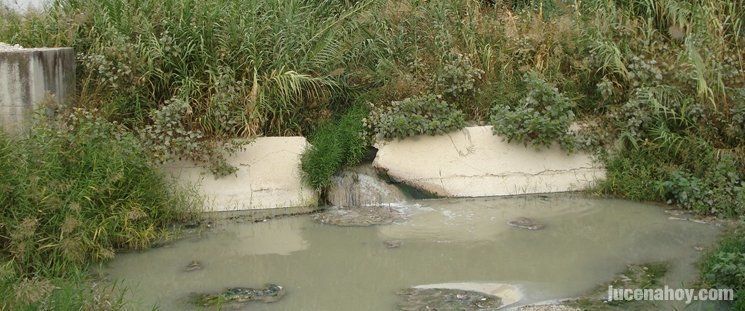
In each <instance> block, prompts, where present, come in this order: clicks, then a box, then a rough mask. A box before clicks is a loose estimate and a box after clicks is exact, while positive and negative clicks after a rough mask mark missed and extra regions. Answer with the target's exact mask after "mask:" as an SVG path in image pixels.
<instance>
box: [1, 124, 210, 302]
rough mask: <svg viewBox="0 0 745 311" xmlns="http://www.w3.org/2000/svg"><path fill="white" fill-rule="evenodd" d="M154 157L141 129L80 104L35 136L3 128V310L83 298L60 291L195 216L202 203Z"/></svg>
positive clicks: (35, 131) (37, 129)
mask: <svg viewBox="0 0 745 311" xmlns="http://www.w3.org/2000/svg"><path fill="white" fill-rule="evenodd" d="M148 159H149V156H148V155H147V154H146V153H145V150H144V149H143V148H142V147H141V146H140V145H139V143H138V140H137V138H136V137H135V136H134V135H132V134H131V133H129V132H127V131H126V130H124V129H122V128H121V127H120V126H118V125H116V124H113V123H110V122H108V121H105V120H102V119H100V118H97V117H94V116H93V115H91V114H89V113H85V112H80V111H78V112H76V113H74V114H72V115H70V116H66V117H65V118H62V119H61V120H57V121H50V122H42V123H40V124H38V125H36V126H35V127H34V128H33V130H32V132H31V134H30V136H29V137H27V138H18V137H16V138H9V137H7V136H5V135H4V134H2V133H0V176H2V178H0V294H2V295H3V299H2V306H3V308H8V309H18V308H23V306H25V305H35V304H37V303H40V302H43V301H46V300H47V298H49V299H53V300H54V299H57V301H56V302H55V303H63V302H64V301H68V302H70V301H71V299H72V300H76V299H77V298H75V297H67V298H64V297H62V296H59V295H57V294H56V292H57V290H56V289H55V288H56V287H58V286H61V285H63V284H67V285H66V286H67V287H70V286H71V285H72V284H75V283H79V282H82V280H84V279H85V278H84V277H83V275H84V274H85V273H86V269H87V267H88V265H89V264H91V263H94V262H101V261H106V260H109V259H112V258H113V257H114V254H115V251H117V250H119V249H142V248H146V247H148V246H149V245H150V244H151V243H153V242H154V241H156V240H160V239H165V238H167V237H168V236H169V235H170V233H169V231H168V230H167V228H168V227H169V226H171V225H172V224H174V223H177V222H180V221H184V220H186V219H189V218H191V217H193V216H194V214H193V213H192V211H193V209H192V207H195V206H196V205H195V204H194V203H196V202H193V201H192V199H191V196H188V195H186V193H182V192H180V191H179V190H177V189H176V188H172V186H171V185H170V183H169V182H168V181H167V180H166V179H165V177H164V176H162V174H161V173H160V172H159V171H158V170H157V169H156V168H155V167H154V166H153V165H152V164H151V162H150V161H149V160H148ZM72 280H78V281H75V282H73V281H72ZM70 290H71V291H75V292H79V291H76V290H74V289H70ZM81 294H82V293H81ZM24 295H25V296H24ZM24 297H25V298H24ZM50 297H52V298H50ZM54 297H56V298H54ZM71 303H72V302H71Z"/></svg>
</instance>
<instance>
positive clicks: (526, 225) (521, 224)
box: [507, 217, 546, 230]
mask: <svg viewBox="0 0 745 311" xmlns="http://www.w3.org/2000/svg"><path fill="white" fill-rule="evenodd" d="M507 224H508V225H510V226H513V227H515V228H520V229H525V230H541V229H543V228H546V225H544V224H542V223H538V222H537V221H535V220H534V219H531V218H527V217H519V218H516V219H513V220H510V221H509V222H507Z"/></svg>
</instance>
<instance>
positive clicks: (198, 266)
mask: <svg viewBox="0 0 745 311" xmlns="http://www.w3.org/2000/svg"><path fill="white" fill-rule="evenodd" d="M197 270H202V263H201V262H199V261H196V260H192V261H191V262H190V263H189V264H188V265H186V267H185V268H184V271H186V272H192V271H197Z"/></svg>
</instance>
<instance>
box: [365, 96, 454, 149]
mask: <svg viewBox="0 0 745 311" xmlns="http://www.w3.org/2000/svg"><path fill="white" fill-rule="evenodd" d="M365 126H366V127H367V129H368V130H369V131H370V133H372V134H373V136H374V137H375V138H376V139H381V140H391V139H403V138H406V137H409V136H416V135H423V134H426V135H439V134H445V133H448V132H452V131H455V130H459V129H462V128H463V127H465V126H466V121H465V117H464V115H463V113H462V112H461V111H460V110H458V109H455V108H453V107H451V106H450V105H449V104H448V103H447V102H445V101H444V100H442V99H441V98H440V97H439V96H435V95H423V96H416V97H410V98H407V99H404V100H402V101H394V102H392V103H391V105H390V106H388V107H383V108H378V109H376V110H374V111H373V112H372V113H370V116H369V117H368V118H367V119H366V120H365Z"/></svg>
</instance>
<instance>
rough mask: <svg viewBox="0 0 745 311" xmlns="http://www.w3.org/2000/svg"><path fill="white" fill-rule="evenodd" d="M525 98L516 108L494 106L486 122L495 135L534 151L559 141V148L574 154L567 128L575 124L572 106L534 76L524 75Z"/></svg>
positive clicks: (561, 95) (573, 142) (553, 88)
mask: <svg viewBox="0 0 745 311" xmlns="http://www.w3.org/2000/svg"><path fill="white" fill-rule="evenodd" d="M523 82H524V83H525V84H526V86H527V89H528V94H527V95H525V97H523V98H522V99H521V100H520V101H519V102H518V103H517V104H516V105H515V106H508V105H497V106H495V107H494V108H493V109H492V114H491V117H490V119H489V121H490V123H491V125H492V126H493V131H494V134H499V135H503V136H505V137H507V140H508V141H510V142H511V141H518V142H522V143H524V144H525V145H526V146H527V145H528V144H531V145H533V146H535V147H536V148H541V147H548V146H550V145H551V144H552V143H553V142H555V141H558V142H559V144H560V145H561V147H562V148H564V149H566V150H570V151H571V150H573V149H574V145H575V139H574V136H573V135H572V134H571V132H570V130H569V126H570V125H571V124H572V122H574V112H573V111H572V108H573V107H574V103H573V102H572V101H571V100H570V99H569V98H567V97H566V96H564V95H563V94H562V93H560V92H559V91H558V89H556V87H555V86H553V85H550V84H549V83H548V82H546V81H545V80H543V79H542V78H541V77H539V76H538V74H536V73H532V72H531V73H528V74H526V75H525V77H524V80H523Z"/></svg>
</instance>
